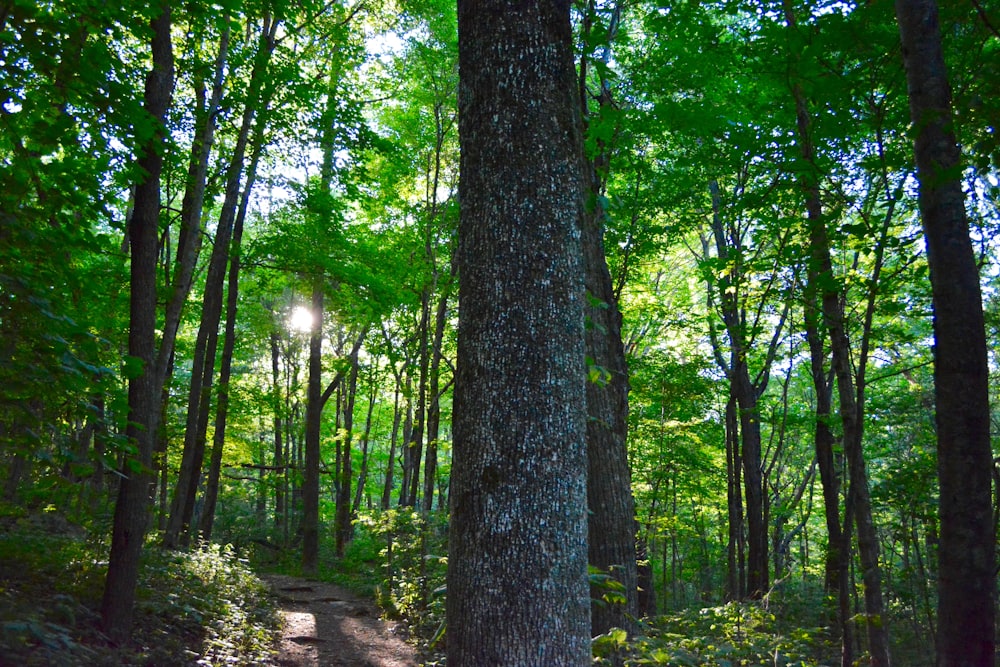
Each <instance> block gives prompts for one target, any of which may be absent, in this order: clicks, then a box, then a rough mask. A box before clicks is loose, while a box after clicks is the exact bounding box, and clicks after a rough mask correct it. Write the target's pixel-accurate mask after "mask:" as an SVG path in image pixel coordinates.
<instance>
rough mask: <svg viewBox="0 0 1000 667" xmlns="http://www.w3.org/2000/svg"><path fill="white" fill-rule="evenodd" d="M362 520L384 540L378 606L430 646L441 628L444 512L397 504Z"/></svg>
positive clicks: (437, 636) (380, 540)
mask: <svg viewBox="0 0 1000 667" xmlns="http://www.w3.org/2000/svg"><path fill="white" fill-rule="evenodd" d="M361 522H362V524H364V525H366V526H368V527H369V529H370V530H371V533H372V536H373V538H374V539H375V540H376V542H377V543H381V544H382V545H384V546H382V548H381V551H380V552H379V555H380V557H381V558H382V559H383V563H384V567H385V570H384V576H383V578H382V581H381V583H380V585H379V587H378V589H377V591H376V595H377V599H378V602H379V605H381V606H382V608H383V609H384V610H385V611H386V614H387V615H388V616H390V617H392V618H400V619H402V620H404V621H405V622H406V623H407V625H408V626H409V627H410V630H411V632H412V633H413V634H414V635H415V636H416V637H418V638H420V639H421V640H422V641H424V642H428V643H429V644H430V648H433V647H434V644H435V643H436V641H437V640H439V639H440V635H441V632H442V631H443V630H444V593H445V588H444V587H445V567H446V565H447V563H448V559H447V556H446V555H445V554H446V553H447V544H446V540H447V534H448V531H447V523H446V517H445V516H444V515H442V514H440V513H436V512H432V513H430V514H427V513H423V512H417V511H413V510H406V509H405V508H400V509H398V510H397V509H390V510H384V511H381V512H373V513H371V514H367V515H365V516H363V517H362V518H361Z"/></svg>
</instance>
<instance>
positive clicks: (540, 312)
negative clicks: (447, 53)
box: [447, 0, 591, 667]
mask: <svg viewBox="0 0 1000 667" xmlns="http://www.w3.org/2000/svg"><path fill="white" fill-rule="evenodd" d="M569 13H570V3H569V2H568V1H567V0H534V1H532V2H525V3H519V4H518V5H517V6H516V7H515V6H511V5H510V3H507V2H501V1H500V0H462V1H460V2H459V6H458V24H459V72H460V91H459V105H460V107H459V136H460V140H461V146H462V157H461V183H460V188H459V189H460V197H461V201H462V210H461V219H460V225H459V274H460V275H461V276H462V280H461V284H460V292H459V302H460V306H459V313H460V314H459V318H460V319H459V351H458V377H457V380H456V386H455V409H454V414H455V418H454V459H453V460H454V463H453V472H452V486H451V493H450V496H451V537H450V554H449V563H448V565H449V567H448V598H447V621H448V663H449V664H450V665H453V666H454V667H471V666H473V665H499V664H517V665H538V666H542V665H545V666H550V667H559V666H562V665H581V666H582V665H589V664H590V662H591V657H590V614H589V610H590V601H589V597H588V583H587V539H586V531H587V523H586V522H587V517H586V500H587V497H586V493H587V489H586V449H585V437H586V424H585V421H586V395H585V386H584V382H585V368H584V342H583V341H584V318H583V307H584V303H583V302H584V286H583V265H582V261H581V257H582V251H581V245H580V227H579V225H580V219H581V214H582V213H583V211H582V207H583V196H582V193H583V183H582V140H581V133H580V122H579V112H578V106H577V104H576V100H575V95H574V85H573V79H574V68H573V38H572V30H571V28H570V21H569Z"/></svg>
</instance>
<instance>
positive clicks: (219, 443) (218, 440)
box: [199, 123, 264, 542]
mask: <svg viewBox="0 0 1000 667" xmlns="http://www.w3.org/2000/svg"><path fill="white" fill-rule="evenodd" d="M255 134H256V136H255V137H254V141H253V155H252V156H251V158H250V167H249V168H248V169H247V182H246V185H245V187H244V188H243V196H242V198H241V201H240V210H239V213H237V215H236V224H235V226H234V228H233V241H232V248H231V249H230V251H229V287H228V288H227V290H226V332H225V335H224V337H223V338H224V339H223V343H222V361H221V367H220V368H219V393H218V400H217V404H216V407H215V428H214V431H213V433H212V453H211V456H210V460H209V465H208V479H207V481H206V482H205V500H204V506H203V508H202V512H201V522H200V526H199V532H200V533H201V539H203V540H205V541H206V542H207V541H209V540H211V539H212V525H213V523H214V522H215V505H216V501H217V499H218V497H219V477H220V475H221V473H222V450H223V447H224V446H225V444H226V419H227V417H228V415H229V380H230V377H231V376H232V369H233V351H234V349H235V347H236V311H237V308H238V306H239V284H240V254H241V252H242V250H241V245H242V243H243V223H244V221H245V220H246V217H247V209H248V208H249V206H250V193H251V192H252V191H253V186H254V182H255V180H256V178H257V165H258V163H259V162H260V156H261V153H263V150H264V130H263V123H260V124H258V126H257V131H256V133H255Z"/></svg>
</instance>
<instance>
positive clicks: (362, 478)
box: [351, 373, 378, 517]
mask: <svg viewBox="0 0 1000 667" xmlns="http://www.w3.org/2000/svg"><path fill="white" fill-rule="evenodd" d="M371 381H372V386H371V393H370V394H369V395H368V410H367V412H366V413H365V430H364V433H362V434H361V472H360V474H359V475H358V486H357V488H356V489H355V492H354V502H353V503H352V504H351V516H352V517H353V516H357V514H358V511H359V510H360V509H361V498H362V496H363V495H364V491H365V485H366V484H367V483H368V448H369V444H370V443H369V438H370V437H371V432H372V415H373V414H374V412H375V402H376V398H377V394H378V391H377V389H378V388H377V386H376V382H375V377H374V373H372V378H371ZM369 504H371V503H369Z"/></svg>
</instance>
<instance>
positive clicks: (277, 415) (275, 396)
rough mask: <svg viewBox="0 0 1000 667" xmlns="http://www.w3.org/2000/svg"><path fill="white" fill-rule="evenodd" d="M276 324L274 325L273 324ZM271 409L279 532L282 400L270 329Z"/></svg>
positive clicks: (282, 492)
mask: <svg viewBox="0 0 1000 667" xmlns="http://www.w3.org/2000/svg"><path fill="white" fill-rule="evenodd" d="M275 326H276V325H275ZM270 341H271V409H272V411H273V412H274V474H273V475H272V477H273V478H274V480H275V482H274V527H275V529H276V530H277V531H278V533H279V534H281V533H282V526H283V524H284V521H285V484H286V480H287V476H286V475H285V470H284V468H285V457H284V454H285V452H284V445H283V443H282V438H281V436H282V431H283V430H284V426H283V425H282V423H281V422H282V420H281V415H282V403H283V402H282V400H281V384H280V380H281V375H280V372H279V367H278V361H279V360H280V356H281V354H280V350H279V348H278V332H277V330H276V329H275V330H272V331H271V336H270Z"/></svg>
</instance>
